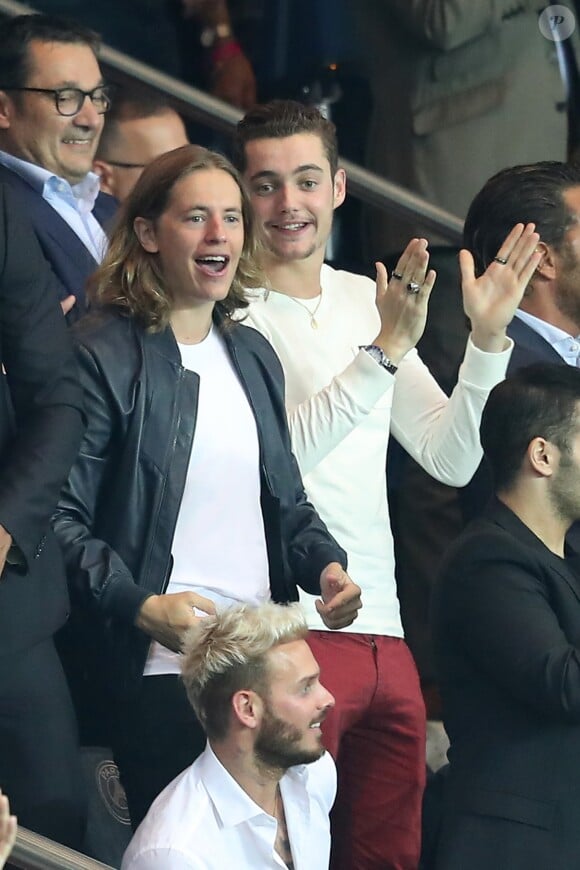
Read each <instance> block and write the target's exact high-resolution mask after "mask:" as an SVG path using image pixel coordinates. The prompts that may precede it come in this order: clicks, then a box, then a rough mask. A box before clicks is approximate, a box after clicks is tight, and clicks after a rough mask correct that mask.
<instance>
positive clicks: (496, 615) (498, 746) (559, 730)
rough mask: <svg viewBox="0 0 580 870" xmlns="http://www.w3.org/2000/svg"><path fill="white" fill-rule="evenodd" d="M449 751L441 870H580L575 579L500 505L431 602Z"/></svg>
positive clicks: (458, 547) (568, 564)
mask: <svg viewBox="0 0 580 870" xmlns="http://www.w3.org/2000/svg"><path fill="white" fill-rule="evenodd" d="M433 631H434V644H435V653H436V662H437V667H438V673H439V679H440V685H441V690H442V694H443V702H444V711H445V715H444V719H445V726H446V729H447V732H448V734H449V737H450V740H451V750H450V753H449V757H450V767H449V776H448V781H447V784H446V798H445V810H444V820H443V828H442V832H441V837H440V842H439V850H438V861H437V864H436V867H437V868H438V870H466V868H469V870H490V868H493V870H574V868H577V867H580V824H579V822H578V820H579V819H580V573H579V564H578V558H577V557H576V558H570V559H566V560H564V559H561V558H559V557H558V556H556V555H555V554H554V553H552V552H551V551H550V550H548V549H547V548H546V547H545V546H544V544H543V543H542V542H541V541H540V540H539V539H538V538H537V537H536V536H535V535H534V534H533V533H532V532H531V531H530V530H529V529H528V528H527V527H526V526H525V525H523V523H522V522H520V520H519V519H518V518H517V517H516V516H515V514H514V513H512V512H511V511H510V510H509V509H508V508H507V507H506V506H505V505H503V504H501V503H500V502H499V501H494V502H493V503H492V504H491V505H490V507H489V508H488V510H487V511H486V513H485V515H484V516H483V517H482V518H481V519H479V520H476V521H475V522H474V523H472V524H471V526H470V527H469V528H468V529H466V531H465V532H464V533H463V534H462V536H461V537H460V538H459V539H458V541H457V542H456V543H455V544H454V545H453V547H452V548H451V550H450V551H449V554H448V556H447V558H446V560H445V562H444V565H443V568H442V571H441V575H440V577H439V580H438V582H437V584H436V586H435V590H434V596H433Z"/></svg>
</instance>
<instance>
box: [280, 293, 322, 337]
mask: <svg viewBox="0 0 580 870" xmlns="http://www.w3.org/2000/svg"><path fill="white" fill-rule="evenodd" d="M287 298H288V299H290V300H291V301H292V302H295V303H296V305H299V306H300V308H303V309H304V310H305V311H306V312H307V313H308V316H309V317H310V328H311V329H318V321H317V319H316V312H317V311H318V309H319V308H320V303H321V302H322V287H321V288H320V296H319V297H318V302H317V303H316V305H315V306H314V310H313V311H311V310H310V308H309V307H308V305H305V304H304V302H301V301H300V299H296V298H295V297H294V296H288V297H287Z"/></svg>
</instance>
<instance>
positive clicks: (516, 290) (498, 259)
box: [459, 224, 542, 351]
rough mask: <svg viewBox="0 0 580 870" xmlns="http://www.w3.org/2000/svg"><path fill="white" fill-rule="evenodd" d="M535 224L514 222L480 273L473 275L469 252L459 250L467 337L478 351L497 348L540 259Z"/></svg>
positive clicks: (502, 346)
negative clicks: (487, 264) (468, 323)
mask: <svg viewBox="0 0 580 870" xmlns="http://www.w3.org/2000/svg"><path fill="white" fill-rule="evenodd" d="M539 240H540V236H539V235H538V233H536V232H535V224H527V225H526V226H524V225H523V224H516V225H515V227H514V228H513V230H512V231H511V232H510V233H509V234H508V236H507V238H506V239H505V241H504V243H503V244H502V246H501V248H500V249H499V251H498V252H497V254H496V256H495V258H494V260H493V262H491V263H490V264H489V266H488V267H487V269H486V270H485V272H484V273H483V275H481V276H480V277H479V278H476V277H475V268H474V262H473V257H472V255H471V253H470V252H469V251H466V250H462V251H460V253H459V267H460V269H461V290H462V292H463V308H464V310H465V313H466V315H467V316H468V318H469V320H470V321H471V330H472V332H471V338H472V341H473V343H474V344H475V345H476V346H477V347H479V348H480V349H481V350H486V351H501V350H503V349H504V347H505V340H506V339H505V331H506V327H507V325H508V324H509V323H510V321H511V320H512V318H513V316H514V314H515V312H516V309H517V307H518V305H519V304H520V301H521V299H522V296H523V295H524V290H525V289H526V287H527V285H528V283H529V281H530V279H531V277H532V275H533V274H534V270H535V269H536V267H537V266H538V263H539V262H540V260H541V258H542V254H541V251H536V246H537V244H538V242H539Z"/></svg>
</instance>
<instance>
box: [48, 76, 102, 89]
mask: <svg viewBox="0 0 580 870" xmlns="http://www.w3.org/2000/svg"><path fill="white" fill-rule="evenodd" d="M104 87H105V82H104V80H103V79H102V78H101V79H99V81H98V83H97V84H96V85H95V86H94V87H92V88H88V90H90V91H94V90H95V88H104ZM61 88H76V90H78V91H84V90H85V88H81V86H80V85H79V83H78V82H75V81H71V80H70V79H68V80H67V81H65V82H60V83H59V84H58V85H55V86H54V87H53V88H50V89H49V90H51V91H56V90H60V89H61Z"/></svg>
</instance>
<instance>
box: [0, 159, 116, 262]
mask: <svg viewBox="0 0 580 870" xmlns="http://www.w3.org/2000/svg"><path fill="white" fill-rule="evenodd" d="M0 163H1V164H2V165H3V166H6V168H7V169H10V170H11V171H12V172H15V173H16V174H17V175H19V176H20V177H21V178H23V179H24V181H26V182H27V183H28V184H29V185H30V186H31V187H32V188H33V189H34V190H36V191H37V192H38V193H39V194H40V195H41V196H42V198H43V199H44V200H46V202H47V203H48V204H49V205H50V206H52V208H53V209H54V210H55V211H56V212H57V213H58V214H59V215H60V216H61V218H62V219H63V220H64V221H66V223H67V224H68V225H69V227H70V228H71V230H72V231H73V232H74V233H76V235H77V236H78V237H79V239H80V240H81V242H82V243H83V245H84V246H85V247H86V248H87V249H88V250H89V252H90V253H91V255H92V256H93V257H94V259H95V260H96V261H97V263H100V262H101V260H102V259H103V256H104V254H105V251H106V249H107V244H108V241H107V236H106V234H105V232H104V230H103V228H102V226H101V225H100V223H99V222H98V220H97V219H96V217H95V216H94V215H93V213H92V211H93V207H94V205H95V200H96V198H97V196H98V194H99V183H100V182H99V176H98V175H96V173H94V172H89V173H87V175H86V176H85V178H83V180H82V181H80V182H79V183H78V184H74V185H72V186H71V185H70V184H69V182H68V181H66V179H64V178H60V177H59V176H58V175H55V174H54V173H53V172H49V171H48V170H47V169H44V168H43V167H42V166H37V165H36V164H34V163H29V162H28V161H27V160H21V159H20V157H14V155H13V154H8V153H7V152H6V151H0Z"/></svg>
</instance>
